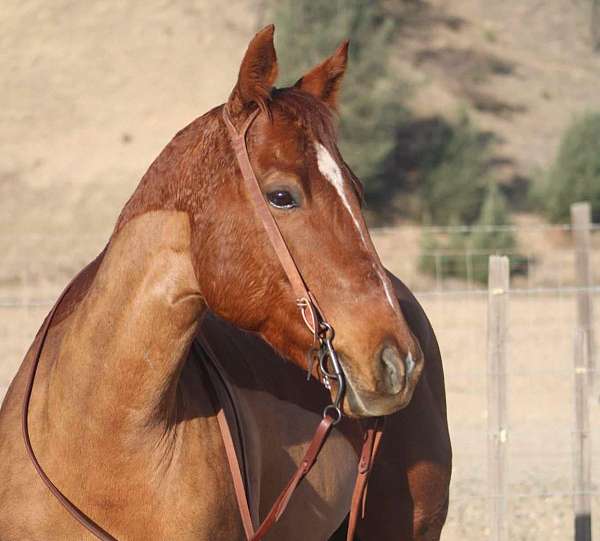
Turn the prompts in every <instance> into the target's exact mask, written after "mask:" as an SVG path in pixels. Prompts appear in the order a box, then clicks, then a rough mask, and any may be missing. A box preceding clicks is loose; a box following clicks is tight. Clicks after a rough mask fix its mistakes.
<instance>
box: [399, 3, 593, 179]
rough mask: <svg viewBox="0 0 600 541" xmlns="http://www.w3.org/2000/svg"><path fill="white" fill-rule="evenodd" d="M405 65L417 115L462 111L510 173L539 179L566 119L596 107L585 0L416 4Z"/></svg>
mask: <svg viewBox="0 0 600 541" xmlns="http://www.w3.org/2000/svg"><path fill="white" fill-rule="evenodd" d="M411 4H412V9H410V10H409V13H408V17H407V18H408V21H407V23H406V24H405V25H404V27H403V31H402V33H401V36H400V38H399V41H398V53H397V62H398V66H399V69H401V70H402V71H403V73H405V74H406V76H407V77H409V78H410V80H411V81H412V82H413V85H414V90H413V99H412V106H413V108H414V109H415V111H417V112H418V113H419V114H420V115H421V116H425V117H427V116H435V115H437V114H441V115H442V116H452V115H455V114H456V113H457V111H459V110H466V111H467V112H468V114H469V115H470V116H472V118H474V119H475V121H476V124H477V125H478V127H479V128H480V129H481V130H482V131H484V132H487V133H489V134H491V135H492V136H493V137H494V138H495V140H496V166H497V167H498V169H499V172H500V175H501V176H502V177H503V178H504V179H506V180H507V181H510V180H518V179H522V178H531V177H535V176H536V173H537V172H538V171H539V170H540V169H543V168H545V167H547V165H548V164H549V162H550V161H551V160H552V159H553V157H554V155H555V152H556V148H557V145H558V142H559V139H560V136H561V134H562V132H563V130H564V129H565V127H566V125H567V124H568V123H569V121H570V120H571V119H572V118H573V116H574V115H577V114H579V113H581V112H583V111H586V110H589V109H600V92H599V91H598V88H599V87H600V54H599V53H597V52H596V53H594V52H593V48H592V46H591V35H590V13H589V9H588V5H589V2H587V3H586V2H584V1H583V0H547V1H544V2H541V1H539V0H521V1H519V0H505V1H503V2H486V1H483V0H452V1H450V0H430V1H429V2H413V3H411Z"/></svg>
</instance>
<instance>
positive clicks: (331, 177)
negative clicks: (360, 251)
mask: <svg viewBox="0 0 600 541" xmlns="http://www.w3.org/2000/svg"><path fill="white" fill-rule="evenodd" d="M315 147H316V149H317V165H318V166H319V171H321V174H322V175H323V176H324V177H325V178H326V179H327V180H328V181H329V182H331V184H333V187H334V188H335V189H336V191H337V193H338V195H339V196H340V198H341V200H342V203H344V206H345V207H346V208H347V209H348V212H349V213H350V217H351V218H352V221H353V222H354V225H355V226H356V229H357V231H358V234H359V235H360V238H361V240H362V242H363V244H364V245H365V246H367V243H366V242H365V237H364V234H363V231H362V228H361V227H360V223H359V221H358V220H357V219H356V216H355V215H354V212H352V207H351V206H350V201H348V196H347V195H346V190H345V189H344V177H343V176H342V171H341V170H340V166H339V165H338V164H337V162H336V161H335V160H334V159H333V158H332V157H331V154H329V151H328V150H327V149H326V148H325V147H324V146H323V145H322V144H321V143H315Z"/></svg>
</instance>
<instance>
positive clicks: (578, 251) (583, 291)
mask: <svg viewBox="0 0 600 541" xmlns="http://www.w3.org/2000/svg"><path fill="white" fill-rule="evenodd" d="M591 226H592V210H591V206H590V204H589V203H573V204H572V205H571V227H572V228H573V239H574V244H575V284H576V285H577V328H578V329H581V330H582V331H583V333H584V335H585V346H584V347H585V352H584V356H585V359H586V366H585V368H586V369H587V382H588V385H590V387H593V384H594V379H595V378H594V375H595V365H596V359H595V351H594V349H595V348H594V332H593V323H592V322H593V321H594V318H593V304H592V291H591V287H592V267H591V264H590V251H591V234H590V232H591Z"/></svg>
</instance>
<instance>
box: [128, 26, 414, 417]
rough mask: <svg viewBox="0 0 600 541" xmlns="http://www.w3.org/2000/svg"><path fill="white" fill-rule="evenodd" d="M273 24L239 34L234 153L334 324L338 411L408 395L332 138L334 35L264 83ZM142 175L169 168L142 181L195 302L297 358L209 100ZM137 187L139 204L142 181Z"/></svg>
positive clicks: (391, 298) (267, 252) (269, 256)
mask: <svg viewBox="0 0 600 541" xmlns="http://www.w3.org/2000/svg"><path fill="white" fill-rule="evenodd" d="M273 32H274V28H273V26H269V27H266V28H265V29H263V30H262V31H260V32H259V33H258V34H256V36H255V37H254V38H253V40H252V41H251V42H250V44H249V46H248V49H247V51H246V54H245V56H244V59H243V61H242V63H241V67H240V71H239V77H238V81H237V84H236V85H235V87H234V89H233V91H232V92H231V95H230V97H229V100H228V102H227V103H226V104H225V107H226V108H227V111H228V114H229V118H230V120H231V122H232V124H233V125H234V126H235V127H236V128H237V129H240V128H241V127H242V126H243V125H244V123H245V122H246V121H247V119H248V118H249V116H250V115H256V111H257V109H258V110H259V114H258V115H257V116H256V118H255V119H254V120H253V121H252V124H251V126H250V128H249V130H248V132H247V134H246V146H247V151H248V155H249V157H250V162H251V165H252V169H253V170H254V173H255V174H256V177H257V179H258V181H259V184H260V188H261V191H262V193H263V195H264V198H265V200H266V201H267V202H268V205H269V208H270V211H271V213H272V215H273V217H274V218H275V221H276V223H277V226H278V228H279V230H280V231H281V234H282V236H283V238H284V239H285V242H286V244H287V246H288V248H289V251H290V253H291V255H292V257H293V259H294V261H295V263H296V265H297V267H298V269H299V270H300V272H301V275H302V278H303V280H304V282H305V283H306V285H307V287H308V288H309V290H310V291H311V293H312V294H313V295H314V297H315V298H316V299H317V300H318V304H319V306H320V308H321V309H322V311H323V313H324V314H325V316H326V318H327V321H328V322H329V323H330V324H331V325H332V326H333V327H334V328H335V341H334V342H335V344H334V345H335V348H336V350H337V352H338V353H339V357H340V361H341V365H342V368H343V371H344V373H345V376H346V379H347V383H348V389H347V392H346V395H345V398H344V403H343V408H344V411H345V412H346V413H347V414H350V415H353V416H372V415H383V414H389V413H392V412H394V411H396V410H398V409H400V408H402V407H404V406H406V405H407V404H408V402H409V401H410V399H411V396H412V393H413V391H414V388H415V385H416V384H417V381H418V379H419V376H420V374H421V371H422V367H423V354H422V352H421V349H420V347H419V345H418V343H417V341H416V340H415V338H414V336H413V335H412V334H411V332H410V330H409V327H408V325H407V323H406V321H405V319H404V317H403V314H402V312H401V310H400V307H399V304H398V301H397V299H396V296H395V294H394V291H393V288H392V285H391V283H390V280H389V279H388V276H387V275H386V272H385V270H384V268H383V266H382V264H381V261H380V260H379V258H378V256H377V253H376V251H375V249H374V246H373V244H372V241H371V239H370V236H369V232H368V230H367V227H366V225H365V220H364V218H363V215H362V213H361V197H362V194H361V186H360V182H359V181H358V180H357V179H356V177H355V176H354V174H353V173H352V171H351V170H350V168H349V167H348V165H347V164H346V162H345V161H344V160H343V158H342V156H341V154H340V151H339V150H338V147H337V144H336V129H335V123H336V117H335V115H336V105H337V99H338V94H339V90H340V85H341V82H342V79H343V76H344V72H345V70H346V64H347V58H348V43H347V42H346V43H343V44H342V45H341V46H340V47H339V48H338V49H337V50H336V51H335V53H334V54H333V55H332V56H331V57H329V58H327V59H326V60H325V61H323V62H322V63H321V64H319V65H318V66H316V67H315V68H314V69H312V70H311V71H309V72H308V73H307V74H305V75H304V76H303V77H302V78H300V79H299V80H298V82H297V83H296V84H295V85H294V86H292V87H289V88H283V89H277V88H274V86H273V85H274V84H275V80H276V77H277V72H278V67H277V58H276V53H275V48H274V45H273ZM156 175H161V176H162V177H165V176H167V177H169V178H170V188H169V189H166V188H164V187H163V188H161V189H160V190H158V189H156V188H155V189H154V196H153V197H154V198H155V199H156V202H155V206H157V207H163V208H164V206H169V205H170V206H173V207H174V208H176V209H178V210H185V211H186V212H187V214H188V216H189V220H190V224H191V230H192V240H191V242H192V259H193V266H194V270H195V273H196V276H197V279H198V284H199V289H200V292H201V296H202V297H203V299H204V302H205V304H206V306H207V307H208V308H210V309H211V310H212V311H213V312H215V313H216V314H217V315H219V316H220V317H222V318H224V319H226V320H228V321H230V322H232V323H234V324H235V325H237V326H239V327H241V328H243V329H245V330H248V331H252V332H255V333H258V334H260V335H261V336H262V337H263V338H264V339H265V340H266V341H267V342H268V343H270V344H271V345H272V346H273V348H274V349H275V350H277V351H278V352H279V353H280V354H281V355H282V356H283V357H285V358H287V359H290V360H291V361H292V362H294V363H295V364H297V365H298V366H300V367H302V368H304V369H306V368H307V363H308V353H309V352H310V351H311V349H312V347H313V337H312V336H311V334H310V333H309V332H308V331H307V329H306V326H305V324H304V322H303V321H302V318H301V317H300V314H299V311H298V307H297V304H296V298H295V296H294V294H293V292H292V290H291V285H290V282H289V280H288V279H287V276H286V274H285V273H284V270H283V268H282V266H281V264H280V262H279V260H278V258H277V255H276V253H275V251H274V250H273V247H272V246H271V244H270V243H269V241H268V237H267V233H266V231H265V229H264V227H263V225H262V223H261V221H260V219H259V217H258V214H257V212H256V208H254V206H253V204H252V202H251V199H250V196H249V194H248V190H247V189H245V187H244V182H243V178H242V173H241V171H240V168H239V166H238V163H237V161H236V154H235V152H234V149H233V147H232V144H231V141H230V139H229V137H228V132H227V128H226V125H225V123H224V119H223V114H222V107H218V108H216V109H214V110H212V111H210V112H209V113H207V114H206V115H204V116H203V117H201V118H200V119H197V120H196V121H195V122H193V123H192V124H191V125H190V126H188V127H187V128H185V129H184V130H182V131H181V132H180V133H179V134H178V135H177V136H176V137H175V138H174V140H173V141H172V142H171V144H170V145H169V146H168V147H167V148H166V149H165V150H164V151H163V153H162V154H161V156H160V157H159V158H158V159H157V161H156V162H155V164H154V165H153V166H152V167H151V169H150V170H149V172H148V173H147V174H146V177H147V178H145V180H144V181H143V183H144V182H146V183H149V182H151V181H152V178H153V176H154V177H155V176H156ZM143 183H142V184H143ZM140 193H141V194H143V193H144V191H143V190H142V191H141V192H140ZM140 198H141V199H144V201H145V203H144V206H145V208H147V207H148V205H149V204H150V206H152V204H151V203H149V200H150V199H151V197H150V196H148V194H146V196H142V195H138V199H140ZM165 201H170V203H165ZM129 207H130V209H129V211H127V212H129V213H131V212H132V211H131V207H132V205H129ZM133 207H135V205H133Z"/></svg>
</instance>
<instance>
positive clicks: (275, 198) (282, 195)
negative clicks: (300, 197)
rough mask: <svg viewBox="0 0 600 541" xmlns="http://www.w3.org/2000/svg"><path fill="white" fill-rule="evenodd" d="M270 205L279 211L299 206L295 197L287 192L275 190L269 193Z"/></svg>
mask: <svg viewBox="0 0 600 541" xmlns="http://www.w3.org/2000/svg"><path fill="white" fill-rule="evenodd" d="M267 199H268V200H269V203H271V205H273V206H274V207H276V208H278V209H293V208H296V207H297V206H298V203H297V202H296V200H295V199H294V196H293V195H292V194H291V193H290V192H286V191H285V190H275V191H273V192H269V193H267Z"/></svg>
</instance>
